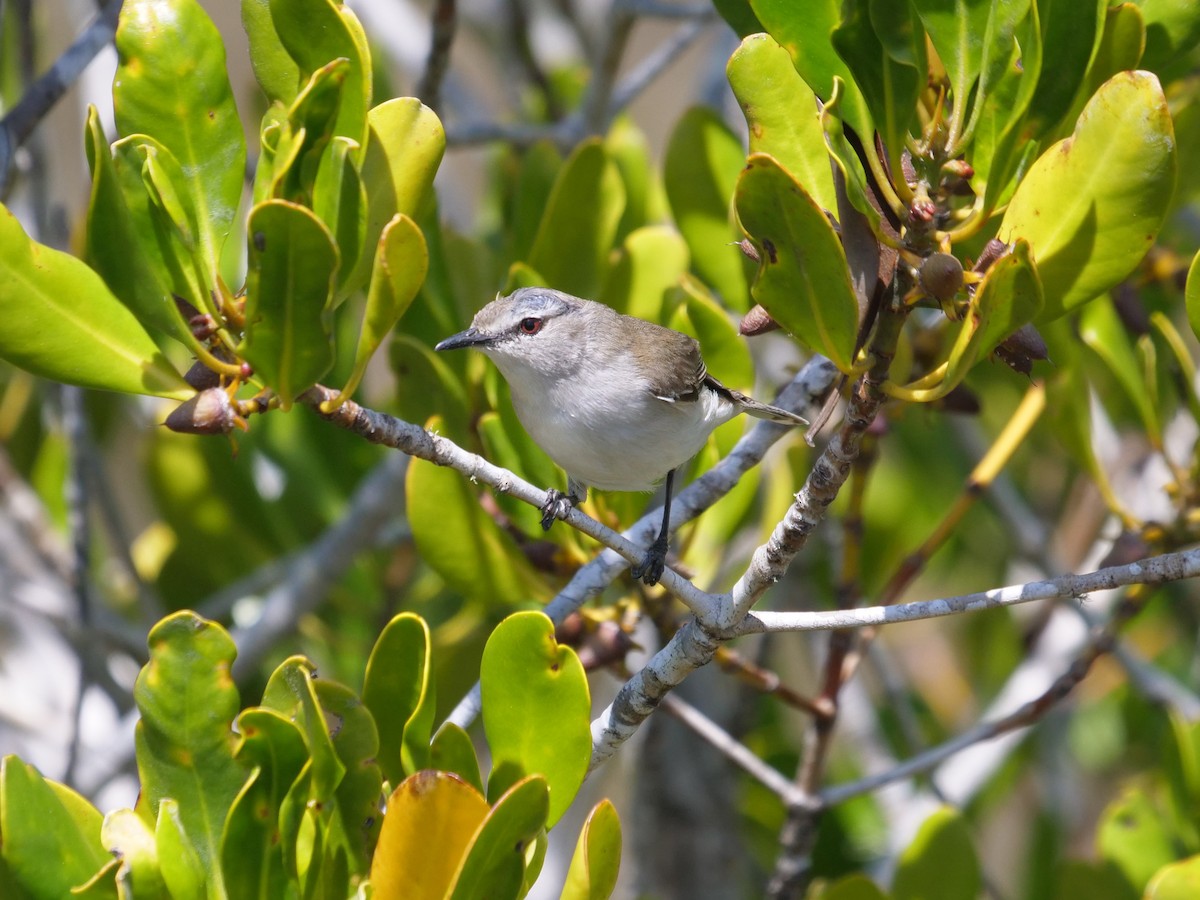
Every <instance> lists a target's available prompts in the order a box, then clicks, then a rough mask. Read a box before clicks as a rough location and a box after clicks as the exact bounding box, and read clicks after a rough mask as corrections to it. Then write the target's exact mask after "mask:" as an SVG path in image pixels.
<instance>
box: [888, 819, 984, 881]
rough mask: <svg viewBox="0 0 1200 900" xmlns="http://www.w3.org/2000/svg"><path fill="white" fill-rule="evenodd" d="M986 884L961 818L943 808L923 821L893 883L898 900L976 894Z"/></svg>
mask: <svg viewBox="0 0 1200 900" xmlns="http://www.w3.org/2000/svg"><path fill="white" fill-rule="evenodd" d="M982 887H983V879H982V876H981V874H980V870H979V859H978V857H977V856H976V855H975V847H974V846H973V845H972V843H971V835H970V832H969V831H968V830H967V825H966V823H965V822H964V821H963V820H962V817H961V816H960V815H959V813H958V812H956V811H955V810H953V809H950V808H943V809H940V810H938V811H937V812H935V813H934V814H933V815H931V816H930V817H929V818H928V819H926V820H925V821H924V822H922V823H921V827H920V829H919V830H918V831H917V836H916V837H915V838H913V841H912V843H911V844H909V845H908V846H907V847H906V848H905V849H904V851H903V852H902V853H901V854H900V860H899V863H898V865H897V868H896V877H895V879H894V880H893V882H892V896H893V897H895V898H896V900H921V898H925V897H934V896H945V895H949V896H954V897H975V896H978V895H979V891H980V890H981V889H982Z"/></svg>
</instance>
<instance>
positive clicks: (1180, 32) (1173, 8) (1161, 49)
mask: <svg viewBox="0 0 1200 900" xmlns="http://www.w3.org/2000/svg"><path fill="white" fill-rule="evenodd" d="M1138 5H1139V6H1140V7H1141V12H1142V18H1143V19H1145V21H1146V52H1145V53H1144V54H1143V56H1142V65H1143V66H1144V67H1145V68H1147V69H1150V70H1151V71H1154V72H1157V71H1159V70H1160V69H1164V68H1168V67H1171V66H1176V67H1178V66H1180V64H1182V65H1184V66H1187V65H1188V64H1189V63H1188V56H1187V54H1188V53H1189V52H1190V51H1191V50H1192V49H1193V48H1195V46H1196V45H1197V44H1200V7H1197V6H1196V4H1195V3H1193V2H1192V0H1140V2H1139V3H1138Z"/></svg>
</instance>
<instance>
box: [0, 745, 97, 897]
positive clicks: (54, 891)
mask: <svg viewBox="0 0 1200 900" xmlns="http://www.w3.org/2000/svg"><path fill="white" fill-rule="evenodd" d="M101 821H102V817H101V815H100V813H99V811H98V810H96V809H95V808H94V807H93V806H92V805H91V804H90V803H88V802H87V801H86V800H84V799H83V798H82V797H80V796H79V795H78V794H76V793H75V792H74V791H71V790H70V789H69V788H66V787H63V786H62V785H56V784H53V783H52V782H49V781H46V780H45V779H44V778H42V776H41V774H40V773H39V772H38V771H37V769H35V768H34V767H33V766H31V765H28V764H27V763H24V762H22V761H21V760H19V759H17V757H15V756H6V757H4V759H3V760H2V761H0V834H2V835H3V836H4V842H3V844H2V845H0V850H2V851H3V854H4V862H5V864H6V865H7V866H8V870H9V872H10V873H11V875H12V876H13V878H14V879H15V880H16V882H17V883H18V884H19V885H20V886H21V887H22V888H24V890H25V891H26V892H27V896H29V897H34V898H38V900H42V898H45V900H60V898H62V897H66V896H69V895H70V892H71V888H73V887H75V886H76V885H81V884H83V883H85V882H86V881H88V880H89V879H90V878H91V877H92V876H93V875H94V874H96V872H98V871H99V870H100V869H101V868H102V867H103V866H104V865H105V864H106V863H108V861H109V856H108V853H107V852H106V851H105V849H104V845H103V844H102V843H101V841H100V826H101ZM114 894H115V891H114Z"/></svg>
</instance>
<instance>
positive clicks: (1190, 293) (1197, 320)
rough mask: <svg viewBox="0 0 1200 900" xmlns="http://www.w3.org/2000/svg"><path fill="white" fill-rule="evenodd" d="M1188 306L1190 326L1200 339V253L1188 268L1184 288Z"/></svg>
mask: <svg viewBox="0 0 1200 900" xmlns="http://www.w3.org/2000/svg"><path fill="white" fill-rule="evenodd" d="M1184 295H1185V299H1186V304H1187V318H1188V324H1189V325H1191V326H1192V334H1194V335H1196V337H1198V338H1200V252H1197V253H1196V255H1195V256H1193V257H1192V264H1191V266H1190V267H1189V268H1188V273H1187V285H1186V287H1185V288H1184Z"/></svg>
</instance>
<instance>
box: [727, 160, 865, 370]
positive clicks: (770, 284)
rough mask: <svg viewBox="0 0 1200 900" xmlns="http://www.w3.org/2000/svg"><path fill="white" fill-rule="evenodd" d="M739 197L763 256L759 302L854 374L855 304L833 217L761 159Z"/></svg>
mask: <svg viewBox="0 0 1200 900" xmlns="http://www.w3.org/2000/svg"><path fill="white" fill-rule="evenodd" d="M736 196H737V212H738V217H739V218H740V219H741V223H742V228H743V229H745V231H746V234H747V235H749V237H750V239H751V241H753V242H754V245H755V246H756V247H757V249H758V251H759V256H760V258H761V261H760V263H759V268H758V275H757V276H756V277H755V280H754V285H753V288H752V294H753V297H754V299H755V301H756V302H758V303H760V304H762V305H763V307H765V308H766V310H767V312H769V313H770V314H771V316H772V317H773V318H774V319H775V321H777V322H778V323H779V324H780V325H782V326H783V327H784V328H785V329H786V330H787V331H789V332H790V333H791V334H792V335H793V336H794V337H796V338H797V339H798V340H800V341H801V342H803V343H804V344H806V345H808V346H810V347H812V348H813V349H814V350H816V351H817V352H819V353H823V354H824V355H825V356H827V357H829V359H830V360H832V361H833V363H834V365H836V366H837V367H838V368H839V369H841V370H842V371H843V372H849V371H850V370H851V368H852V366H853V353H854V341H855V337H856V334H857V330H858V302H857V300H856V299H855V297H854V289H853V288H852V287H851V285H850V275H849V271H848V269H847V264H846V254H845V252H844V251H843V250H842V245H841V242H840V241H839V240H838V237H837V235H836V234H835V233H834V231H833V227H832V226H831V225H830V224H829V220H828V219H827V218H826V217H825V214H824V213H823V212H822V211H821V209H820V207H818V206H817V204H816V203H815V202H814V201H813V199H812V198H811V197H810V196H809V195H808V194H807V193H806V192H805V190H804V189H803V188H802V187H801V186H800V185H798V184H797V183H796V182H795V180H794V179H793V178H792V177H791V175H789V174H788V173H787V172H786V171H785V170H784V169H782V168H780V166H779V164H778V163H777V162H776V161H775V160H774V159H772V158H771V157H769V156H764V155H762V154H756V155H754V156H752V157H750V160H749V161H748V163H747V165H746V168H745V170H744V171H743V172H742V176H741V178H740V179H739V180H738V187H737V195H736Z"/></svg>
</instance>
